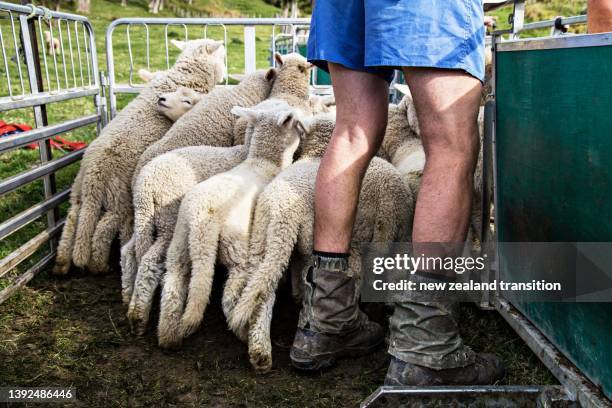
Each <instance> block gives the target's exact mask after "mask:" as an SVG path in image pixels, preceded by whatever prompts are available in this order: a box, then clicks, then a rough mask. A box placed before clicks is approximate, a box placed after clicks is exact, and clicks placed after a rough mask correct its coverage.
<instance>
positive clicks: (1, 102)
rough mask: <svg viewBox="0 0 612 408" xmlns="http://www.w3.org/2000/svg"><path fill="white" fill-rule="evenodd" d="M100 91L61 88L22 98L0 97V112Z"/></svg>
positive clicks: (95, 89)
mask: <svg viewBox="0 0 612 408" xmlns="http://www.w3.org/2000/svg"><path fill="white" fill-rule="evenodd" d="M99 92H100V90H99V89H98V88H92V89H83V90H80V89H78V88H77V89H67V90H64V89H62V90H61V91H59V92H56V91H53V92H42V93H39V94H38V95H26V96H24V97H23V99H18V100H14V99H12V98H10V97H3V98H0V112H5V111H9V110H13V109H21V108H28V107H31V106H36V105H44V104H49V103H53V102H61V101H66V100H69V99H75V98H80V97H84V96H93V95H97V94H98V93H99Z"/></svg>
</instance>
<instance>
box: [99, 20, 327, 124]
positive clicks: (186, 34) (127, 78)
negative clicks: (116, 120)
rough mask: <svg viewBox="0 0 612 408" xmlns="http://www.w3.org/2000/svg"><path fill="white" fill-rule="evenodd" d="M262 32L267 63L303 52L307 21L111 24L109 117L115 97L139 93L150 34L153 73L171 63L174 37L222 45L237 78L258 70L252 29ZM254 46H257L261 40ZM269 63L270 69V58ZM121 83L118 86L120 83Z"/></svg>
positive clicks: (108, 33)
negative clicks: (159, 57)
mask: <svg viewBox="0 0 612 408" xmlns="http://www.w3.org/2000/svg"><path fill="white" fill-rule="evenodd" d="M263 27H269V28H271V36H270V37H271V38H270V45H269V46H267V45H266V52H267V57H266V59H267V58H268V56H269V55H273V53H274V52H277V51H278V52H280V53H283V54H285V53H289V52H302V51H303V50H301V49H300V45H304V44H305V42H306V39H307V32H308V31H307V30H308V29H309V27H310V20H309V19H307V18H121V19H118V20H115V21H113V22H112V23H111V24H110V25H109V27H108V30H107V31H106V51H107V53H106V60H107V65H108V84H107V85H108V95H109V101H110V102H109V104H110V109H109V112H110V117H111V118H113V117H114V116H115V115H116V114H117V95H119V94H130V93H138V92H140V90H141V89H142V87H143V86H144V84H143V83H138V81H137V79H136V72H137V67H141V68H146V69H151V60H152V58H151V55H152V53H153V52H155V51H156V50H154V49H153V48H152V46H151V41H150V38H151V35H152V34H151V33H152V31H153V30H157V32H158V33H159V34H161V35H163V49H161V50H157V51H158V52H161V53H163V55H164V65H163V66H161V67H160V66H158V67H155V68H156V69H167V68H169V67H170V66H171V65H172V64H173V63H174V59H175V58H176V56H177V55H178V52H174V53H173V50H172V46H171V44H170V40H171V38H170V37H171V35H174V37H176V36H177V34H178V35H180V38H177V39H181V40H183V39H184V40H189V39H196V38H214V39H217V40H220V41H223V44H224V46H225V47H226V50H227V53H228V55H229V56H233V55H235V54H236V53H237V52H242V53H243V55H242V58H243V61H244V70H243V71H242V72H239V73H240V74H242V73H245V74H249V73H251V72H254V71H255V70H256V69H257V54H258V47H257V42H258V36H257V29H258V28H259V29H261V28H263ZM120 28H121V29H125V36H126V42H127V50H128V56H129V64H127V66H124V67H118V66H117V65H118V64H117V63H118V61H116V60H115V53H114V48H115V47H116V46H118V45H117V43H116V42H114V41H113V40H114V38H116V36H117V32H118V31H119V29H120ZM138 28H139V29H140V31H139V35H138V38H136V36H135V30H136V29H138ZM234 28H241V29H242V38H241V39H238V38H236V37H232V39H231V40H230V38H229V37H230V36H229V31H230V30H232V29H234ZM177 29H178V32H180V34H179V33H178V32H177ZM160 31H161V32H160ZM213 31H214V33H213ZM305 33H306V34H305ZM259 41H260V42H261V39H259ZM234 42H236V44H235V43H234ZM122 46H123V45H122ZM136 50H138V54H139V55H138V56H137V55H136V54H137V52H136ZM259 51H261V47H260V48H259ZM269 62H270V63H271V64H272V65H273V66H274V64H275V62H274V59H273V58H271V61H269ZM225 63H226V68H228V72H231V70H230V69H229V68H230V67H229V64H228V58H226V61H225ZM120 78H122V79H123V82H120V81H121V80H120ZM311 82H312V84H313V91H314V92H329V89H330V86H329V85H323V86H317V82H316V78H314V77H313V81H311ZM227 84H228V82H227V80H226V85H227Z"/></svg>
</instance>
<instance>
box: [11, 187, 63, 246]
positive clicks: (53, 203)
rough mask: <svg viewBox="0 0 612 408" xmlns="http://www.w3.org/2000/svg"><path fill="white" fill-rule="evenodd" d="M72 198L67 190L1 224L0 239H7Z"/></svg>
mask: <svg viewBox="0 0 612 408" xmlns="http://www.w3.org/2000/svg"><path fill="white" fill-rule="evenodd" d="M69 197H70V189H66V190H64V191H62V192H60V193H57V194H56V195H54V196H53V197H51V198H49V199H47V200H45V201H43V202H41V203H38V204H36V205H35V206H33V207H30V208H28V209H27V210H25V211H23V212H22V213H20V214H17V215H16V216H14V217H12V218H10V219H8V220H7V221H5V222H4V223H2V224H0V239H4V238H6V237H7V236H8V235H10V234H12V233H14V232H15V231H18V230H19V229H21V228H22V227H24V226H26V225H28V224H29V223H30V222H32V221H34V220H35V219H37V218H38V217H40V216H41V215H43V214H44V213H46V212H47V211H49V210H51V209H53V208H55V207H57V206H58V205H59V204H61V203H63V202H64V201H66V200H67V199H68V198H69Z"/></svg>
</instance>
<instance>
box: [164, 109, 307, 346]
mask: <svg viewBox="0 0 612 408" xmlns="http://www.w3.org/2000/svg"><path fill="white" fill-rule="evenodd" d="M232 111H233V112H234V113H235V114H237V115H239V116H242V117H247V118H248V120H249V122H252V123H253V130H252V135H251V140H250V146H249V153H248V157H247V159H246V160H245V161H244V162H243V163H241V164H240V165H238V166H236V167H235V168H233V169H232V170H230V171H228V172H225V173H222V174H219V175H216V176H214V177H211V178H210V179H208V180H206V181H204V182H202V183H200V184H198V186H196V187H195V188H194V189H193V190H191V191H190V192H189V193H187V195H186V196H185V198H184V199H183V202H182V203H181V207H180V210H179V216H178V220H177V224H176V228H175V230H174V236H173V237H172V242H171V243H170V247H169V248H168V254H167V258H166V267H167V272H166V275H165V284H164V287H163V291H162V300H161V311H160V318H159V332H158V337H159V344H160V345H161V346H163V347H168V346H172V345H176V344H178V343H180V341H181V340H182V339H183V338H184V337H186V336H188V335H190V334H191V333H193V332H194V331H195V330H196V329H197V328H198V327H199V325H200V322H201V321H202V317H203V314H204V311H205V309H206V306H207V304H208V301H209V296H210V290H211V287H212V279H213V274H214V267H215V261H216V259H217V254H218V259H219V262H220V263H221V264H223V265H224V266H226V267H227V268H228V273H229V275H230V276H232V275H234V274H240V273H242V271H243V270H244V268H245V266H246V262H247V255H248V243H249V236H250V228H251V217H252V213H253V210H254V207H255V201H256V199H257V196H258V194H259V193H260V192H261V190H262V189H263V188H264V187H265V185H266V184H267V183H269V182H270V181H271V180H272V179H273V178H274V177H275V176H276V175H277V174H278V173H279V172H280V171H281V170H282V169H284V168H285V167H287V166H288V165H290V164H291V162H292V159H293V154H294V153H295V150H296V149H297V146H298V144H299V141H300V135H301V134H303V133H304V130H305V129H304V127H303V126H304V125H303V123H302V121H301V119H300V117H299V114H298V113H297V112H296V111H295V110H293V109H290V107H289V106H288V105H287V104H284V108H283V109H280V108H279V106H278V105H277V104H274V107H273V108H272V109H270V110H268V111H261V110H260V111H258V110H256V109H249V108H240V107H235V108H234V109H232ZM190 266H191V279H190V281H189V284H188V285H187V277H188V276H187V275H188V272H189V269H190ZM187 289H188V293H187ZM185 298H186V299H187V300H186V302H185Z"/></svg>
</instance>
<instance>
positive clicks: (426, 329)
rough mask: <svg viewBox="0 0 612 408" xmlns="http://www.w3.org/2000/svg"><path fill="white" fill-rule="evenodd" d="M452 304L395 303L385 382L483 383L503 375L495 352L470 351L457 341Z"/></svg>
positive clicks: (456, 328) (461, 342)
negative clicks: (389, 359) (493, 353)
mask: <svg viewBox="0 0 612 408" xmlns="http://www.w3.org/2000/svg"><path fill="white" fill-rule="evenodd" d="M454 308H455V305H454V304H451V303H439V302H422V303H421V302H402V303H397V304H396V305H395V311H394V313H393V316H391V319H390V320H389V326H390V331H391V338H390V344H389V354H391V356H392V357H393V358H392V359H391V364H390V365H389V370H388V371H387V377H386V378H385V385H413V386H431V385H487V384H494V383H495V382H496V381H498V380H500V379H501V378H503V376H504V374H505V369H504V365H503V363H502V361H501V360H500V359H499V358H498V357H496V356H494V355H492V354H476V353H474V352H473V351H472V349H470V348H469V347H467V346H466V345H464V344H463V340H462V339H461V336H460V335H459V330H458V326H457V322H456V320H455V317H454V316H453V309H454Z"/></svg>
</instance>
